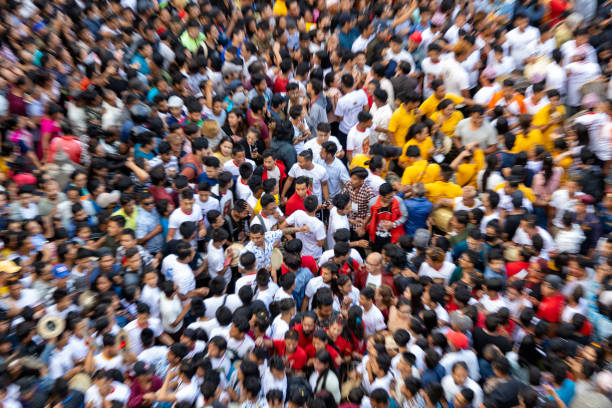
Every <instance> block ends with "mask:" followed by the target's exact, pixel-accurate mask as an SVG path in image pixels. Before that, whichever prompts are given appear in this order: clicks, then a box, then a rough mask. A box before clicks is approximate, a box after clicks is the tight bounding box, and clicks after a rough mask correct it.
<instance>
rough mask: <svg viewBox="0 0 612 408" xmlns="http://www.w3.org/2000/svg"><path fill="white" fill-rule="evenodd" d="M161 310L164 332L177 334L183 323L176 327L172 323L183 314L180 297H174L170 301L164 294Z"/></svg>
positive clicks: (161, 300)
mask: <svg viewBox="0 0 612 408" xmlns="http://www.w3.org/2000/svg"><path fill="white" fill-rule="evenodd" d="M159 304H160V309H161V323H162V327H163V328H164V330H165V331H166V332H168V333H176V332H178V331H179V330H181V327H183V322H182V321H180V322H179V324H177V325H176V326H174V327H173V326H172V323H174V322H175V321H176V319H177V318H178V317H179V316H180V315H181V313H182V312H183V303H182V302H181V299H180V298H179V297H178V296H174V297H173V298H171V299H168V298H167V297H166V295H164V294H162V295H161V296H160V299H159Z"/></svg>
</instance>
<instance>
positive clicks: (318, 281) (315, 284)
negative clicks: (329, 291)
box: [304, 276, 329, 308]
mask: <svg viewBox="0 0 612 408" xmlns="http://www.w3.org/2000/svg"><path fill="white" fill-rule="evenodd" d="M320 288H329V284H327V283H325V282H323V277H322V276H317V277H315V278H312V279H311V280H309V281H308V283H307V284H306V290H305V291H304V294H305V295H306V296H308V307H309V308H312V298H313V297H314V295H315V293H317V290H319V289H320Z"/></svg>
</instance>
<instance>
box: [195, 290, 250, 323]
mask: <svg viewBox="0 0 612 408" xmlns="http://www.w3.org/2000/svg"><path fill="white" fill-rule="evenodd" d="M222 305H223V306H225V307H227V308H228V309H229V310H231V311H232V313H234V312H235V311H236V309H238V308H239V307H240V306H242V301H241V300H240V298H239V297H238V295H237V294H235V293H234V294H231V295H221V296H213V297H209V298H208V299H204V306H206V312H205V313H204V316H206V317H208V318H209V319H212V318H214V317H215V314H216V313H217V309H219V308H220V307H221V306H222Z"/></svg>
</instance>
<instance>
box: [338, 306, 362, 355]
mask: <svg viewBox="0 0 612 408" xmlns="http://www.w3.org/2000/svg"><path fill="white" fill-rule="evenodd" d="M342 337H344V339H346V340H347V341H348V342H349V343H351V344H352V345H353V357H354V358H358V359H361V358H362V356H363V353H364V352H365V346H366V343H365V325H364V323H363V310H362V309H361V307H359V306H351V307H350V309H349V310H348V312H347V315H346V324H345V325H344V330H342Z"/></svg>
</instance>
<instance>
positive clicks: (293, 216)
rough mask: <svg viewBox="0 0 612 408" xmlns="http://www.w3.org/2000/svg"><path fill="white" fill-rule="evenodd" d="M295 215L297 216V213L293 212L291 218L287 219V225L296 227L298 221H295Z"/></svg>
mask: <svg viewBox="0 0 612 408" xmlns="http://www.w3.org/2000/svg"><path fill="white" fill-rule="evenodd" d="M295 214H297V211H294V212H292V213H291V215H290V216H288V217H287V218H285V222H286V223H287V224H289V225H295V222H296V221H297V220H296V219H295V218H296V215H295ZM255 218H257V217H255Z"/></svg>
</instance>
